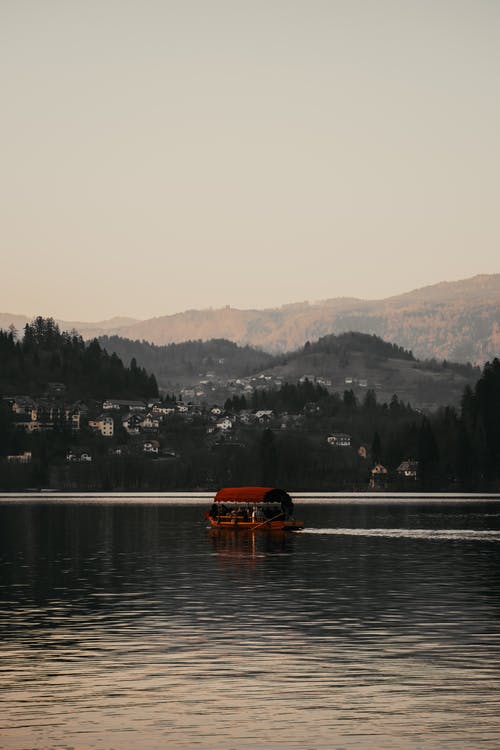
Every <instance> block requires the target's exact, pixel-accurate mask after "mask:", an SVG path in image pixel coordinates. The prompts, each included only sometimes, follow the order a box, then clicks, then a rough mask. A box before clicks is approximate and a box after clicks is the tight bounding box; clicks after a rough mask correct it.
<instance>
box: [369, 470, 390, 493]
mask: <svg viewBox="0 0 500 750" xmlns="http://www.w3.org/2000/svg"><path fill="white" fill-rule="evenodd" d="M388 474H389V472H388V471H387V469H386V468H385V466H382V464H375V466H374V467H373V469H372V471H371V477H370V489H372V490H379V489H380V490H382V489H385V488H386V487H387V478H388Z"/></svg>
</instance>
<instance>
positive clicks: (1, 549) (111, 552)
mask: <svg viewBox="0 0 500 750" xmlns="http://www.w3.org/2000/svg"><path fill="white" fill-rule="evenodd" d="M208 505H209V501H208V498H207V499H205V498H203V497H199V498H193V497H191V496H186V497H180V496H177V497H155V496H149V497H142V498H130V497H128V498H110V497H106V496H101V497H95V496H94V497H88V498H59V497H50V498H33V497H24V498H18V499H16V498H12V497H11V498H0V656H1V660H0V669H1V672H2V675H1V683H2V690H1V691H0V709H1V716H0V737H1V739H0V745H1V747H2V748H5V749H16V750H19V749H21V748H22V749H23V750H28V749H30V750H31V749H32V748H36V749H37V750H44V749H47V750H49V749H50V750H53V749H55V748H74V749H75V750H82V749H84V750H86V749H88V748H96V749H97V748H102V749H106V750H115V749H116V750H132V749H134V750H137V748H145V750H157V749H158V750H159V749H160V748H162V749H164V748H175V749H177V748H179V750H181V749H182V748H192V749H194V748H200V749H203V750H204V749H205V748H206V749H210V750H213V748H220V749H221V750H230V749H231V750H232V749H234V750H236V749H238V750H241V749H245V750H248V749H250V748H265V749H266V750H268V749H269V750H273V749H274V748H280V750H283V749H284V748H291V749H295V748H300V750H307V749H308V748H310V749H311V750H320V749H321V750H322V749H325V750H326V749H328V750H342V749H343V748H372V749H376V748H384V749H385V748H398V749H405V748H411V749H415V750H416V749H417V748H418V749H419V750H425V749H427V748H436V749H437V748H440V749H441V748H443V747H449V748H453V750H457V748H459V749H463V748H467V749H468V748H470V749H471V750H472V749H473V748H474V750H477V748H479V747H480V748H485V749H489V748H491V750H493V749H494V750H497V748H498V747H499V746H500V692H499V688H500V499H499V498H474V499H473V498H470V499H467V498H457V497H447V498H446V497H442V498H432V499H431V498H418V497H412V498H408V497H407V498H404V499H401V498H389V497H383V496H376V497H374V496H370V497H352V498H349V497H333V496H332V497H323V498H304V499H300V498H299V499H296V515H297V517H299V518H302V519H303V520H304V521H305V523H306V526H307V528H306V529H305V530H304V531H302V532H298V533H293V532H289V533H288V534H280V533H278V534H270V533H266V532H256V533H254V534H251V533H244V532H240V533H233V532H227V531H226V532H213V531H209V530H207V528H206V522H205V520H204V512H205V510H206V509H207V508H208Z"/></svg>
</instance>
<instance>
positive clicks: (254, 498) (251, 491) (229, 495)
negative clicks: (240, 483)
mask: <svg viewBox="0 0 500 750" xmlns="http://www.w3.org/2000/svg"><path fill="white" fill-rule="evenodd" d="M283 500H284V501H285V502H286V503H287V504H288V503H291V498H290V496H289V495H288V494H287V493H286V492H285V491H284V490H279V489H278V488H277V487H224V489H222V490H219V491H218V493H217V494H216V496H215V498H214V501H215V502H216V503H276V502H278V503H280V502H283Z"/></svg>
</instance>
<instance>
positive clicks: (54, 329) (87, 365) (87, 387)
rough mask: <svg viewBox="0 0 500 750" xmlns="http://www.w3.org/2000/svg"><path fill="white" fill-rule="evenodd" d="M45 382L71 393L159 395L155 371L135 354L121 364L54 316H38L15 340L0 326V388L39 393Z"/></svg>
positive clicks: (90, 395)
mask: <svg viewBox="0 0 500 750" xmlns="http://www.w3.org/2000/svg"><path fill="white" fill-rule="evenodd" d="M49 383H62V384H64V385H65V386H66V395H67V397H69V398H75V399H76V398H78V399H85V398H94V399H102V398H105V397H109V396H114V397H116V398H118V397H121V398H139V397H148V396H157V395H158V385H157V383H156V378H155V376H154V375H149V374H148V373H147V372H146V370H145V369H144V368H143V367H139V366H138V365H137V362H136V360H135V359H133V360H132V361H131V363H130V367H125V366H124V364H123V362H122V361H121V359H120V358H119V357H118V355H117V354H108V352H107V351H106V350H105V349H103V348H102V347H101V345H100V344H99V342H98V341H97V339H93V340H92V341H90V342H87V343H86V342H84V340H83V338H82V337H81V336H79V335H78V334H77V333H76V331H72V332H70V333H68V332H61V331H60V330H59V327H58V325H57V324H56V323H55V322H54V320H53V319H52V318H42V317H37V318H35V320H33V321H32V322H31V323H28V324H26V326H25V328H24V336H23V338H22V339H18V337H17V335H16V332H15V331H14V330H9V331H2V330H0V393H1V394H3V395H12V394H29V395H30V396H37V395H40V394H42V393H44V392H45V391H46V390H47V387H48V384H49Z"/></svg>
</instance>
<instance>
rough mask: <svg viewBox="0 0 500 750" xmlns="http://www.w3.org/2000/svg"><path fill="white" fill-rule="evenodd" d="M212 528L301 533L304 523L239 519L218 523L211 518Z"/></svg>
mask: <svg viewBox="0 0 500 750" xmlns="http://www.w3.org/2000/svg"><path fill="white" fill-rule="evenodd" d="M208 520H209V521H210V526H211V527H212V528H213V529H231V530H232V531H234V530H235V529H237V530H241V531H300V529H303V528H304V522H303V521H279V520H276V521H242V520H240V519H239V518H232V519H230V520H227V521H218V520H217V519H214V518H211V517H210V518H209V519H208Z"/></svg>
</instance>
